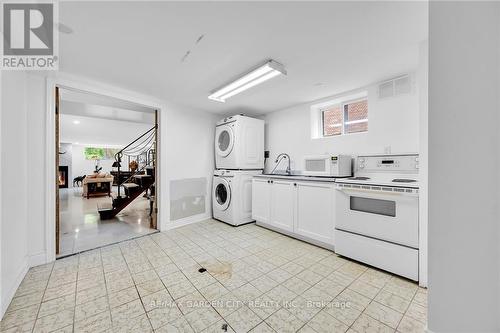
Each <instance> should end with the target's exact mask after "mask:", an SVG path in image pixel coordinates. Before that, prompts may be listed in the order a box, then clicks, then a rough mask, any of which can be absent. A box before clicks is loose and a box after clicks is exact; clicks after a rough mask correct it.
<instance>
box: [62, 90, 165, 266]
mask: <svg viewBox="0 0 500 333" xmlns="http://www.w3.org/2000/svg"><path fill="white" fill-rule="evenodd" d="M59 92H60V94H61V96H60V110H59V111H60V113H59V126H58V129H59V149H58V156H57V157H58V173H59V188H58V192H59V193H58V197H59V211H58V212H57V214H58V217H59V226H57V225H56V229H59V232H58V233H57V235H56V237H59V241H58V251H57V255H58V256H59V257H61V256H65V255H69V254H73V253H78V252H82V251H86V250H91V249H95V248H98V247H101V246H104V245H109V244H114V243H117V242H120V241H124V240H128V239H132V238H135V237H139V236H143V235H147V234H150V233H152V232H156V231H157V230H156V213H155V212H154V209H153V206H154V201H155V196H154V193H155V182H154V178H153V177H154V167H155V158H156V152H155V145H156V129H155V126H156V121H155V110H153V109H149V108H146V107H143V106H140V105H135V104H132V103H128V102H126V101H122V100H119V99H114V98H110V97H106V96H99V95H95V94H89V93H84V92H79V91H72V90H68V89H60V90H59ZM117 154H120V156H121V157H120V161H118V155H117ZM118 167H120V168H118ZM143 175H146V177H148V175H151V181H150V182H148V183H147V184H145V183H144V186H141V187H137V191H135V192H134V193H133V194H132V193H129V191H130V192H132V191H133V189H135V188H136V186H135V185H136V182H135V180H136V179H142V180H144V178H145V177H143ZM132 187H133V189H132ZM129 194H130V196H132V198H131V200H129V201H130V202H127V204H126V205H124V206H123V207H120V208H121V209H120V210H119V211H116V212H113V214H112V215H111V216H106V214H105V212H107V210H108V209H109V208H110V207H112V206H113V201H114V200H116V198H117V197H118V196H128V195H129Z"/></svg>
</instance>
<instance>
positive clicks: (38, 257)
mask: <svg viewBox="0 0 500 333" xmlns="http://www.w3.org/2000/svg"><path fill="white" fill-rule="evenodd" d="M44 264H47V253H45V252H40V253H37V254H32V255H31V256H29V258H28V266H29V267H35V266H40V265H44Z"/></svg>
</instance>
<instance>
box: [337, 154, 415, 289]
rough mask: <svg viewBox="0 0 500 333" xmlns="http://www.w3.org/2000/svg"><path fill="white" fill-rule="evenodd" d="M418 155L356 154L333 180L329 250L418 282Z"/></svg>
mask: <svg viewBox="0 0 500 333" xmlns="http://www.w3.org/2000/svg"><path fill="white" fill-rule="evenodd" d="M418 187H419V184H418V155H417V154H405V155H374V156H358V157H357V158H356V167H355V172H354V177H351V178H343V179H338V180H337V181H336V193H335V199H336V200H335V205H336V225H335V252H337V253H339V254H341V255H344V256H346V257H350V258H353V259H356V260H359V261H362V262H365V263H368V264H370V265H372V266H375V267H379V268H381V269H384V270H387V271H389V272H392V273H395V274H398V275H401V276H404V277H407V278H409V279H412V280H416V281H418V247H419V238H418V237H419V234H418Z"/></svg>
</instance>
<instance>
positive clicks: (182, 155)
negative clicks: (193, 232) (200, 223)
mask: <svg viewBox="0 0 500 333" xmlns="http://www.w3.org/2000/svg"><path fill="white" fill-rule="evenodd" d="M167 117H168V118H167V128H166V132H167V133H166V134H167V138H166V141H167V142H166V144H167V170H168V172H167V178H166V181H167V182H168V185H164V186H163V187H164V188H165V189H168V188H169V187H170V181H171V180H179V179H188V178H201V177H203V178H206V179H207V182H206V183H207V193H206V196H205V199H206V202H205V207H207V210H206V213H205V214H203V215H204V217H205V218H209V217H211V216H212V209H211V208H212V196H211V193H212V177H213V172H214V169H215V162H214V154H215V153H214V136H215V123H216V122H217V120H220V119H219V118H221V117H220V116H216V115H214V114H211V113H208V112H199V111H197V110H192V109H189V108H185V107H179V106H175V105H167ZM169 204H170V202H169ZM194 219H199V218H197V217H194ZM191 220H193V217H191V218H188V219H187V220H185V221H183V220H177V221H175V222H174V223H170V225H169V226H168V227H169V228H170V227H173V226H177V225H182V224H184V223H186V222H188V221H191ZM169 222H170V221H169Z"/></svg>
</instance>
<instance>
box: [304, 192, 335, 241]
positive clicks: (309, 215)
mask: <svg viewBox="0 0 500 333" xmlns="http://www.w3.org/2000/svg"><path fill="white" fill-rule="evenodd" d="M295 187H296V193H297V197H296V206H295V209H296V210H295V216H296V218H295V233H297V234H299V235H302V236H305V237H309V238H312V239H315V240H318V241H321V242H324V243H327V244H332V245H333V230H334V228H335V220H334V219H335V217H334V212H335V210H334V192H335V190H334V187H333V184H330V183H313V182H303V183H296V185H295Z"/></svg>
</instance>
